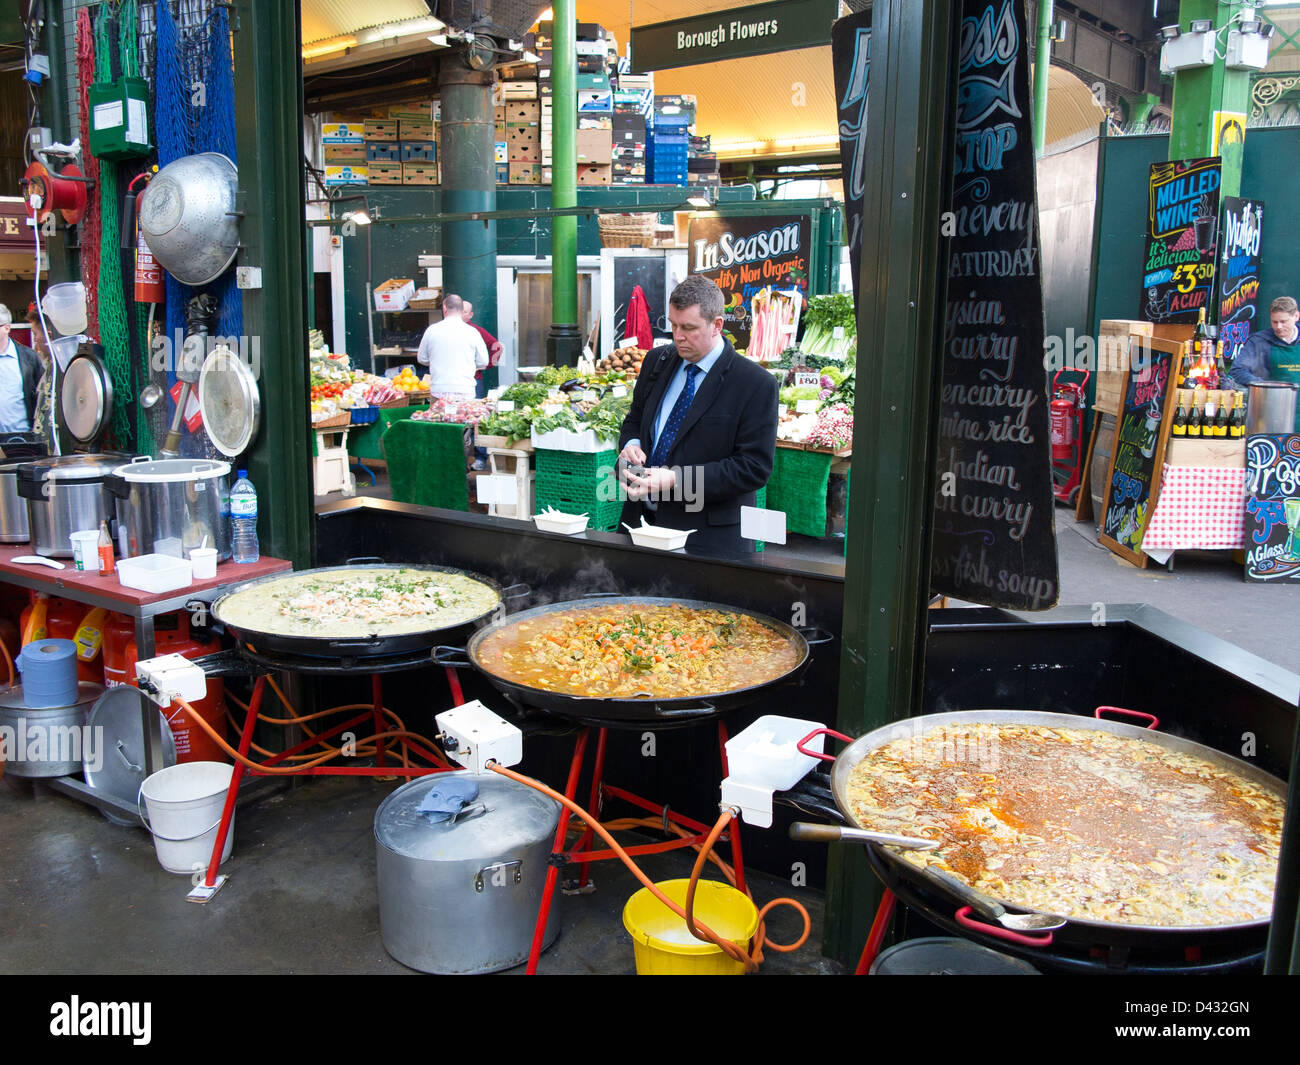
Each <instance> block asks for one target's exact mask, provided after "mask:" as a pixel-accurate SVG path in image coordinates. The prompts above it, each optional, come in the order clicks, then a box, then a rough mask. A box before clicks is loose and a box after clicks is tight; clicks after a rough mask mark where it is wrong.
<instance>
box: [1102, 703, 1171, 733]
mask: <svg viewBox="0 0 1300 1065" xmlns="http://www.w3.org/2000/svg"><path fill="white" fill-rule="evenodd" d="M1103 713H1111V714H1123V715H1124V716H1125V717H1138V718H1143V719H1144V720H1145V721H1146V722H1147V728H1149V729H1157V728H1159V727H1160V718H1158V717H1156V715H1155V714H1148V713H1145V712H1144V711H1142V710H1125V709H1124V708H1123V707H1122V706H1099V707H1097V709H1096V710H1094V711H1093V712H1092V716H1093V717H1095V718H1096V719H1097V720H1098V721H1100V720H1102V716H1101V715H1102V714H1103Z"/></svg>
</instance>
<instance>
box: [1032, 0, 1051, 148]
mask: <svg viewBox="0 0 1300 1065" xmlns="http://www.w3.org/2000/svg"><path fill="white" fill-rule="evenodd" d="M1052 8H1053V4H1052V0H1038V39H1037V43H1036V44H1035V45H1034V154H1035V155H1042V154H1043V146H1044V145H1045V144H1046V143H1047V87H1048V83H1049V82H1050V81H1051V70H1052Z"/></svg>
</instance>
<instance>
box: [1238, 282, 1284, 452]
mask: <svg viewBox="0 0 1300 1065" xmlns="http://www.w3.org/2000/svg"><path fill="white" fill-rule="evenodd" d="M1268 318H1269V325H1270V326H1271V328H1269V329H1261V330H1260V331H1259V332H1258V333H1252V334H1251V335H1250V336H1249V337H1248V338H1247V339H1246V343H1244V344H1243V345H1242V346H1241V351H1240V352H1238V354H1237V357H1236V359H1234V360H1233V363H1232V369H1231V370H1230V371H1229V376H1230V377H1231V378H1232V379H1233V380H1234V381H1235V382H1236V383H1237V384H1239V385H1242V386H1245V385H1252V384H1254V383H1255V382H1257V381H1290V382H1292V383H1293V384H1296V385H1300V328H1298V327H1297V323H1300V309H1298V308H1297V306H1296V301H1295V300H1293V299H1292V298H1291V297H1290V296H1279V297H1278V298H1277V299H1275V300H1274V301H1273V302H1272V304H1271V305H1270V306H1269V308H1268ZM1295 431H1296V432H1300V409H1298V410H1297V413H1296V429H1295Z"/></svg>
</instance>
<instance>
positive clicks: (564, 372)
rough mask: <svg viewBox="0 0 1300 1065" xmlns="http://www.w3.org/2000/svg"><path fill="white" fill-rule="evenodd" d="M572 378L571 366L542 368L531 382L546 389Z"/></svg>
mask: <svg viewBox="0 0 1300 1065" xmlns="http://www.w3.org/2000/svg"><path fill="white" fill-rule="evenodd" d="M572 377H573V367H571V366H543V367H542V369H541V372H540V373H538V374H537V376H536V377H534V378H533V382H534V383H535V384H539V385H545V386H546V387H547V388H555V387H557V386H559V385H562V384H564V382H565V381H568V380H570V379H571V378H572ZM501 398H502V399H504V398H505V397H504V396H502V397H501Z"/></svg>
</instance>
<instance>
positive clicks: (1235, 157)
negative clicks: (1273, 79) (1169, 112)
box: [1169, 0, 1253, 196]
mask: <svg viewBox="0 0 1300 1065" xmlns="http://www.w3.org/2000/svg"><path fill="white" fill-rule="evenodd" d="M1252 10H1253V7H1252V5H1249V4H1243V3H1237V2H1235V0H1234V2H1230V3H1221V2H1220V0H1182V4H1181V5H1180V6H1179V9H1178V26H1179V28H1180V29H1181V30H1182V31H1183V32H1184V33H1187V32H1188V30H1189V28H1190V26H1191V22H1192V20H1193V19H1209V20H1211V22H1213V24H1214V29H1215V30H1216V31H1218V30H1221V29H1223V27H1225V26H1227V25H1228V23H1229V22H1230V21H1231V20H1233V19H1235V18H1237V17H1238V16H1239V15H1241V13H1242V12H1247V13H1248V12H1250V11H1252ZM1225 36H1226V35H1225ZM1222 40H1223V38H1220V42H1221V43H1220V45H1219V48H1218V51H1219V52H1223V51H1224V45H1223V43H1222ZM1250 73H1251V72H1250V71H1249V70H1229V69H1228V68H1227V66H1226V65H1225V61H1224V60H1223V59H1222V58H1216V59H1215V61H1214V63H1213V64H1212V65H1210V66H1207V67H1189V68H1187V69H1185V70H1180V71H1178V72H1177V73H1176V74H1175V75H1174V119H1173V128H1172V129H1171V131H1170V136H1169V158H1170V159H1203V158H1205V157H1207V156H1210V155H1213V154H1215V153H1214V150H1213V149H1214V133H1215V128H1216V123H1215V114H1216V112H1225V111H1226V112H1232V113H1236V114H1239V115H1241V116H1242V117H1241V120H1240V121H1241V123H1242V127H1243V128H1244V127H1245V121H1246V117H1247V116H1248V115H1249V114H1250ZM1244 147H1245V146H1244V145H1243V144H1242V142H1241V140H1233V141H1231V142H1230V143H1227V144H1225V145H1224V146H1223V148H1222V150H1221V152H1220V153H1219V154H1221V155H1222V156H1223V186H1222V189H1221V191H1220V195H1221V196H1239V195H1240V194H1241V161H1242V153H1243V149H1244Z"/></svg>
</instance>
